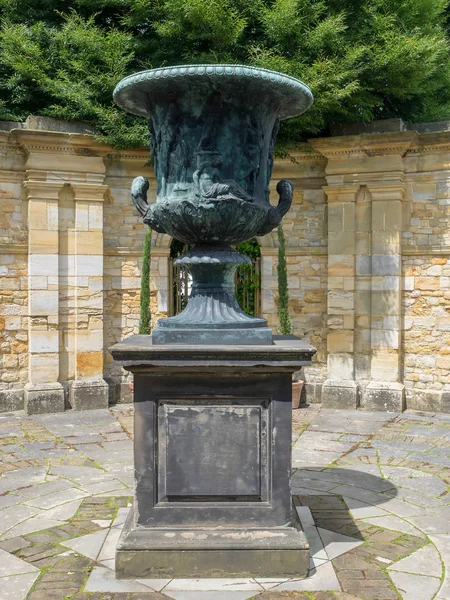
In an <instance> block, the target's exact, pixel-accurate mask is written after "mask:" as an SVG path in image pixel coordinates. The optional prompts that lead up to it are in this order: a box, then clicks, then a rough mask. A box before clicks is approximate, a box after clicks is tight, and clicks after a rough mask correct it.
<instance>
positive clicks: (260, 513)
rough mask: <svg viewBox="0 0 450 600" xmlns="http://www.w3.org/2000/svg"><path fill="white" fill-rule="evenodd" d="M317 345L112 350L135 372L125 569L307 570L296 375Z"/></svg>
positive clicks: (217, 573)
mask: <svg viewBox="0 0 450 600" xmlns="http://www.w3.org/2000/svg"><path fill="white" fill-rule="evenodd" d="M314 352H315V350H314V348H312V347H311V346H309V345H308V344H306V343H304V342H303V341H301V340H298V339H296V338H294V337H293V336H289V337H286V338H284V337H281V336H280V337H278V338H277V337H275V338H274V343H273V344H272V345H259V346H237V345H235V346H227V345H216V346H192V345H190V346H183V345H172V346H170V345H168V346H160V345H154V344H152V340H151V337H150V336H133V337H131V338H128V339H127V340H125V341H124V342H122V343H119V344H116V345H115V346H113V347H112V348H111V353H112V354H113V356H114V358H115V359H116V360H119V361H120V362H121V363H122V364H123V366H124V367H125V369H127V370H130V371H131V372H133V374H134V403H135V416H134V419H135V422H134V432H135V439H134V458H135V478H136V493H135V498H134V508H133V511H132V513H131V514H130V516H129V518H128V520H127V523H126V526H125V529H124V532H123V534H122V537H121V539H120V541H119V544H118V547H117V552H116V572H117V576H118V577H119V578H127V577H131V578H135V577H143V578H147V577H158V578H160V577H163V578H165V577H235V576H239V577H243V576H246V577H249V576H252V577H255V576H264V577H306V574H307V570H308V564H309V556H308V553H309V550H308V544H307V542H306V539H305V537H304V534H303V532H302V531H301V528H300V525H299V523H298V519H297V517H296V514H295V511H294V509H293V506H292V499H291V488H290V477H291V439H292V431H291V430H292V373H293V372H294V371H298V370H299V369H300V368H301V367H302V366H308V365H310V364H311V357H312V355H313V354H314Z"/></svg>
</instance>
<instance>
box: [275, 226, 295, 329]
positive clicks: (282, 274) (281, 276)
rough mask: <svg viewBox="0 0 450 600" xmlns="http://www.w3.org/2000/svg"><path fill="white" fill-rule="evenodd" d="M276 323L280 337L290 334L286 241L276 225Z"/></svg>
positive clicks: (280, 229)
mask: <svg viewBox="0 0 450 600" xmlns="http://www.w3.org/2000/svg"><path fill="white" fill-rule="evenodd" d="M277 231H278V265H277V275H278V307H277V313H278V322H279V331H280V333H281V334H282V335H289V334H291V333H292V326H291V319H290V318H289V288H288V279H287V266H286V240H285V238H284V232H283V226H282V225H281V223H280V224H279V225H278V229H277Z"/></svg>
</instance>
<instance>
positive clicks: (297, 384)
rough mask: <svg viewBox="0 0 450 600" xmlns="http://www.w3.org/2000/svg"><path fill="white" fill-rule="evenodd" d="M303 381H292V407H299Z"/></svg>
mask: <svg viewBox="0 0 450 600" xmlns="http://www.w3.org/2000/svg"><path fill="white" fill-rule="evenodd" d="M302 388H303V381H293V382H292V408H293V409H294V408H300V396H301V395H302Z"/></svg>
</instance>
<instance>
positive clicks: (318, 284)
mask: <svg viewBox="0 0 450 600" xmlns="http://www.w3.org/2000/svg"><path fill="white" fill-rule="evenodd" d="M0 154H1V159H2V162H1V166H2V168H1V169H0V205H1V210H0V410H3V411H5V410H16V409H19V408H22V407H25V409H26V410H27V411H28V412H30V413H32V412H45V411H57V410H64V409H65V408H67V407H69V406H71V407H73V408H75V409H84V408H93V407H100V406H106V405H107V403H108V402H118V401H127V400H129V399H130V391H129V386H128V383H127V381H126V377H125V375H124V374H123V372H122V371H121V369H120V368H119V367H118V366H117V365H115V364H114V363H113V362H112V360H111V357H110V355H109V353H108V350H107V349H108V347H109V346H111V345H112V344H113V343H115V342H117V341H119V340H121V339H123V338H124V337H127V336H128V335H131V334H133V333H136V331H137V327H138V322H139V294H140V273H141V252H142V245H143V238H144V227H143V225H142V224H141V223H140V222H139V217H138V215H137V214H136V212H135V210H134V208H133V206H132V204H131V201H130V195H129V189H130V185H131V182H132V180H133V178H134V177H135V176H137V175H146V176H148V177H150V178H151V170H150V169H149V167H146V166H145V164H146V161H147V157H148V153H147V150H146V149H138V150H134V151H126V152H122V151H121V152H117V151H115V150H113V149H111V148H108V147H106V146H104V145H101V144H99V143H97V142H95V141H94V139H93V138H92V137H91V136H89V135H86V134H77V133H64V132H63V131H42V130H31V129H24V128H20V129H19V128H18V129H16V130H11V131H0ZM449 158H450V134H449V133H446V132H445V133H444V132H443V133H439V132H437V133H422V134H418V133H416V132H414V131H399V132H397V133H389V134H372V135H367V134H365V135H351V136H341V137H332V138H323V139H317V140H313V141H311V143H310V144H309V145H304V146H302V149H301V150H298V151H295V152H292V153H291V158H290V159H285V160H277V161H276V163H275V170H274V176H273V188H275V185H276V182H277V181H278V180H279V179H280V178H283V177H286V178H289V179H291V180H292V181H293V183H294V185H295V196H294V201H293V205H292V208H291V210H290V211H289V213H288V214H287V215H286V217H285V219H284V221H283V227H284V232H285V236H286V241H287V265H288V276H289V292H290V315H291V320H292V324H293V333H295V334H296V335H299V336H300V337H303V338H304V339H305V340H307V341H308V342H310V343H311V344H313V345H314V346H315V347H316V348H317V355H316V357H315V359H314V364H313V367H311V368H309V369H307V370H306V371H305V373H302V376H303V377H304V378H305V379H306V381H307V385H306V399H307V400H308V401H309V402H323V403H324V404H325V405H327V406H339V407H355V406H361V407H363V408H372V409H377V410H386V409H395V410H401V409H402V408H404V407H405V405H407V406H408V407H410V408H417V409H422V410H427V409H428V410H444V411H450V401H449V398H450V396H449V393H450V286H449V283H450V227H449V225H450V214H449V211H450V184H449V182H450V172H449V169H448V164H449ZM149 195H150V199H153V198H154V196H155V189H154V181H153V180H152V179H151V187H150V192H149ZM273 201H274V202H276V193H275V189H273ZM259 242H260V245H261V271H262V292H261V303H262V313H263V316H265V317H266V318H267V319H268V321H269V324H270V325H271V326H272V327H273V328H274V329H276V327H277V316H276V305H277V296H278V292H277V273H276V268H277V252H278V250H277V237H276V233H272V234H269V235H267V236H264V237H263V238H261V239H260V240H259ZM169 246H170V238H169V237H168V236H165V235H160V234H158V235H157V234H153V241H152V262H151V309H152V319H153V322H156V320H157V319H158V318H160V317H162V316H164V315H165V314H167V310H168V304H169V302H168V301H169V279H170V278H169V261H168V256H169Z"/></svg>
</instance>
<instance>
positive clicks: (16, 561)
mask: <svg viewBox="0 0 450 600" xmlns="http://www.w3.org/2000/svg"><path fill="white" fill-rule="evenodd" d="M38 572H39V571H38V569H36V568H35V567H33V566H32V565H30V564H28V563H27V562H25V561H24V560H21V559H20V558H17V557H16V556H14V555H13V554H9V552H6V551H5V550H0V577H8V576H10V575H22V574H24V573H38Z"/></svg>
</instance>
